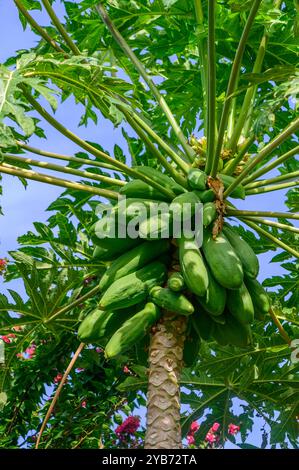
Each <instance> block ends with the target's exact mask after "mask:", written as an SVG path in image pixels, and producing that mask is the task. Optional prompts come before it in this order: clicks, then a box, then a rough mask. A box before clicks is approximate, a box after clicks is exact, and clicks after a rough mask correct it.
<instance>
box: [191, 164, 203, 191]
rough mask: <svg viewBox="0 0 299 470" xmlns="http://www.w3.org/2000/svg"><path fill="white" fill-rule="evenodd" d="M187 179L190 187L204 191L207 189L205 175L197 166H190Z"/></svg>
mask: <svg viewBox="0 0 299 470" xmlns="http://www.w3.org/2000/svg"><path fill="white" fill-rule="evenodd" d="M187 180H188V183H189V186H190V188H191V189H198V190H199V191H205V190H206V189H207V187H206V185H207V175H206V174H205V173H204V172H203V171H201V170H199V169H198V168H192V169H191V170H190V171H189V173H188V176H187Z"/></svg>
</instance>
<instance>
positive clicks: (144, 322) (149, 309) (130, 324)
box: [105, 302, 160, 359]
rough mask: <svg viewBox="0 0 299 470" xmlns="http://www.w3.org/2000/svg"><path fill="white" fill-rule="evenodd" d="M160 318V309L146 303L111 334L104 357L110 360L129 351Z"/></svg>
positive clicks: (150, 303)
mask: <svg viewBox="0 0 299 470" xmlns="http://www.w3.org/2000/svg"><path fill="white" fill-rule="evenodd" d="M159 318H160V309H159V308H158V307H157V306H156V305H155V304H153V303H152V302H148V303H147V304H146V305H145V306H144V308H143V309H142V310H141V311H140V312H138V313H136V314H135V315H133V316H132V317H131V318H129V320H127V321H126V322H125V323H123V325H122V326H121V327H120V328H119V329H118V330H117V331H116V332H115V333H114V334H113V336H112V337H111V338H110V340H109V341H108V343H107V345H106V348H105V357H106V358H107V359H112V358H114V357H116V356H118V355H120V354H123V353H125V352H126V351H127V350H129V349H131V348H132V347H133V346H134V345H135V344H136V343H137V342H138V341H140V340H141V339H142V338H143V337H144V336H145V335H146V333H147V332H148V331H149V329H150V327H151V326H152V325H154V323H156V322H157V321H158V319H159Z"/></svg>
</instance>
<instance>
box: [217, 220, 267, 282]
mask: <svg viewBox="0 0 299 470" xmlns="http://www.w3.org/2000/svg"><path fill="white" fill-rule="evenodd" d="M223 233H224V235H225V236H226V238H227V239H228V241H229V242H230V244H231V245H232V247H233V249H234V250H235V252H236V253H237V255H238V257H239V259H240V261H241V263H242V266H243V271H244V273H245V274H246V276H248V277H250V278H251V279H255V278H256V277H257V275H258V273H259V260H258V258H257V256H256V254H255V253H254V251H253V249H252V248H251V246H249V245H248V243H247V242H246V241H245V240H243V238H241V237H240V236H239V234H238V233H237V232H236V231H235V230H234V229H233V227H231V226H230V225H228V224H225V225H224V227H223Z"/></svg>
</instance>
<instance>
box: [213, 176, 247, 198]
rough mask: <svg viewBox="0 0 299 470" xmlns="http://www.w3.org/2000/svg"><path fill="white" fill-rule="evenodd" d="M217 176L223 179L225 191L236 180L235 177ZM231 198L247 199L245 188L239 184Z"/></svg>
mask: <svg viewBox="0 0 299 470" xmlns="http://www.w3.org/2000/svg"><path fill="white" fill-rule="evenodd" d="M217 176H218V178H220V179H221V181H222V183H223V186H224V189H227V188H228V187H229V186H230V185H231V184H232V183H233V182H234V181H235V180H236V178H234V177H233V176H229V175H223V174H221V173H220V174H218V175H217ZM229 197H232V198H235V199H245V197H246V193H245V188H244V187H243V186H242V185H241V184H238V186H237V187H236V188H235V189H234V190H233V191H232V192H231V193H230V195H229Z"/></svg>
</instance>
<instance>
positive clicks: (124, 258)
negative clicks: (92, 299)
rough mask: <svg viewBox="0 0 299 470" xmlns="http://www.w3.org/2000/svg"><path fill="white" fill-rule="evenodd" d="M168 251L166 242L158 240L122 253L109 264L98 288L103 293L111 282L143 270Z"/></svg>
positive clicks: (167, 242)
mask: <svg viewBox="0 0 299 470" xmlns="http://www.w3.org/2000/svg"><path fill="white" fill-rule="evenodd" d="M168 249H169V241H168V240H158V241H155V242H152V243H150V242H144V243H142V244H141V245H138V246H136V247H135V248H133V249H132V250H130V251H128V252H124V253H123V254H122V255H121V256H119V257H118V258H117V259H116V260H115V261H113V262H112V263H111V265H110V266H109V268H108V269H107V271H106V272H105V273H104V274H103V276H102V278H101V280H100V283H99V287H100V289H101V290H102V291H103V290H104V289H106V287H108V286H109V285H110V284H112V282H114V281H116V280H117V279H120V278H122V277H124V276H126V275H127V274H130V273H132V272H134V271H137V270H138V269H141V268H143V267H144V266H145V265H146V264H148V263H149V262H150V261H152V260H154V259H155V258H157V257H158V256H160V255H162V254H163V253H165V252H167V251H168Z"/></svg>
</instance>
